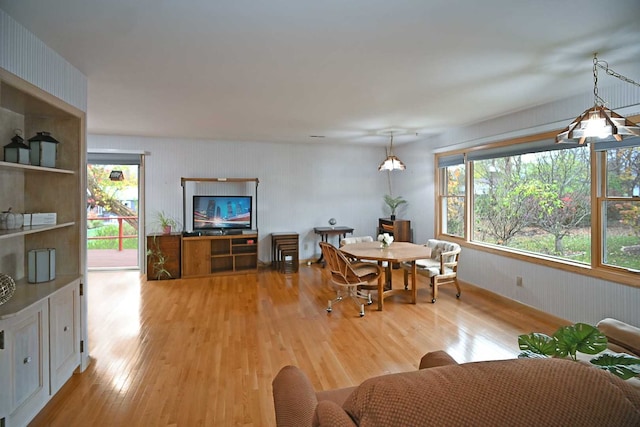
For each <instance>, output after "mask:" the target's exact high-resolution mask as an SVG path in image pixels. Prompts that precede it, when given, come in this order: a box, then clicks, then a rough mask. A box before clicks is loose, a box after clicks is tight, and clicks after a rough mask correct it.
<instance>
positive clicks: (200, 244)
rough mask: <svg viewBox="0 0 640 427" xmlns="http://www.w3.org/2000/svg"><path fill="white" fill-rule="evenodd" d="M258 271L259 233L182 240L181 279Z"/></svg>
mask: <svg viewBox="0 0 640 427" xmlns="http://www.w3.org/2000/svg"><path fill="white" fill-rule="evenodd" d="M257 271H258V232H257V231H256V232H244V233H243V234H226V235H219V236H217V235H216V236H193V237H183V238H182V277H203V276H212V275H224V274H246V273H256V272H257Z"/></svg>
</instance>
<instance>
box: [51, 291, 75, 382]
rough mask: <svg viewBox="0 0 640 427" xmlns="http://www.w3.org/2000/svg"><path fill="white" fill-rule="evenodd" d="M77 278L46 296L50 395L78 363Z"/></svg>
mask: <svg viewBox="0 0 640 427" xmlns="http://www.w3.org/2000/svg"><path fill="white" fill-rule="evenodd" d="M78 291H79V281H78V282H74V283H72V284H70V285H69V286H66V287H65V288H63V289H61V290H60V291H58V292H56V293H55V294H53V295H52V296H51V297H49V331H50V337H49V340H50V343H49V344H50V349H51V352H50V367H51V395H54V394H55V393H56V392H57V391H58V390H60V387H62V385H63V384H64V383H65V382H67V380H68V379H69V378H70V377H71V375H72V374H73V371H75V369H76V368H77V367H78V366H79V365H80V300H79V292H78Z"/></svg>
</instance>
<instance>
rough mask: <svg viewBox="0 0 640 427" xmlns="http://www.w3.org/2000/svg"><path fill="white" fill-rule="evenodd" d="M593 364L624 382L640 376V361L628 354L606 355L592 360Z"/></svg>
mask: <svg viewBox="0 0 640 427" xmlns="http://www.w3.org/2000/svg"><path fill="white" fill-rule="evenodd" d="M591 363H593V364H594V365H596V366H598V367H599V368H600V369H605V370H607V371H609V372H611V373H612V374H614V375H616V376H618V377H620V378H622V379H623V380H628V379H629V378H633V377H635V376H638V374H640V359H638V358H637V357H633V356H629V355H628V354H611V353H604V354H601V355H600V356H598V357H596V358H595V359H593V360H591Z"/></svg>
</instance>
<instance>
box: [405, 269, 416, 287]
mask: <svg viewBox="0 0 640 427" xmlns="http://www.w3.org/2000/svg"><path fill="white" fill-rule="evenodd" d="M403 272H404V290H405V291H406V290H407V289H409V272H408V271H407V270H404V269H403ZM414 286H415V283H414Z"/></svg>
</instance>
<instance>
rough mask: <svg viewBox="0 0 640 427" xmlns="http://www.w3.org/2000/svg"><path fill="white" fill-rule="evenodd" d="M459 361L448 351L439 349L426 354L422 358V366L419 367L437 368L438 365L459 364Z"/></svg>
mask: <svg viewBox="0 0 640 427" xmlns="http://www.w3.org/2000/svg"><path fill="white" fill-rule="evenodd" d="M457 364H458V362H456V361H455V359H454V358H453V357H451V356H449V354H448V353H447V352H446V351H443V350H438V351H432V352H430V353H427V354H425V355H424V356H422V359H420V366H419V367H418V369H427V368H436V367H438V366H447V365H457Z"/></svg>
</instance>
